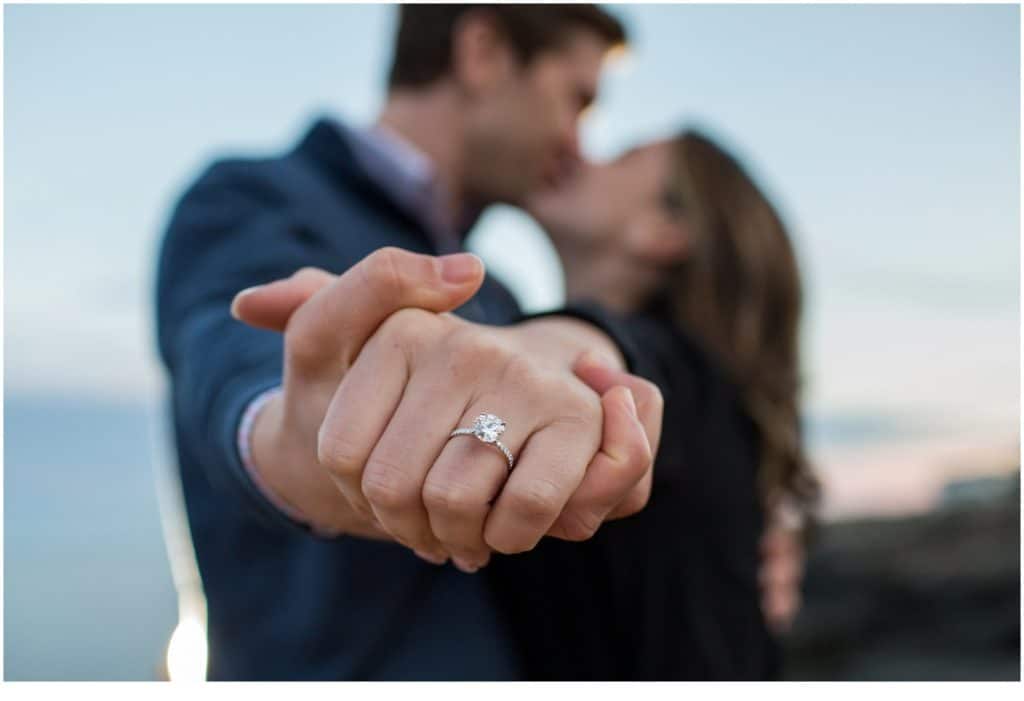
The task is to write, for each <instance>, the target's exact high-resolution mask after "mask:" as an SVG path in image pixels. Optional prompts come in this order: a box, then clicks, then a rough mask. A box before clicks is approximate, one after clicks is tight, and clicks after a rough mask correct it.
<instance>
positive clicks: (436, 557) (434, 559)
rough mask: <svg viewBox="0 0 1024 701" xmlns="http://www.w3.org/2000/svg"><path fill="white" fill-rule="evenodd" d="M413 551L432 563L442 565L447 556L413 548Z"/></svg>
mask: <svg viewBox="0 0 1024 701" xmlns="http://www.w3.org/2000/svg"><path fill="white" fill-rule="evenodd" d="M413 552H414V553H416V554H417V555H418V556H419V557H421V558H423V559H424V560H426V561H427V562H429V563H430V564H432V565H443V564H444V563H446V562H447V561H448V558H447V556H445V555H441V554H439V553H428V552H426V551H424V550H413Z"/></svg>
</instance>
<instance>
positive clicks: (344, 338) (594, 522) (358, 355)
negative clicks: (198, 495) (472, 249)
mask: <svg viewBox="0 0 1024 701" xmlns="http://www.w3.org/2000/svg"><path fill="white" fill-rule="evenodd" d="M482 280H483V266H482V264H481V263H480V261H479V259H477V258H476V257H475V256H472V255H469V254H456V255H453V256H445V257H441V258H437V257H433V256H425V255H419V254H413V253H409V252H407V251H403V250H400V249H396V248H385V249H380V250H378V251H376V252H374V253H373V254H371V255H370V256H368V257H367V258H365V259H364V260H363V261H361V262H360V263H358V264H357V265H355V266H353V267H352V268H351V269H349V270H348V271H347V272H346V273H345V274H343V275H341V276H334V275H331V274H329V273H327V272H324V271H322V270H318V269H313V268H306V269H303V270H301V271H299V272H298V273H296V274H295V275H293V276H292V277H291V278H287V279H284V280H279V281H276V282H273V283H270V284H268V285H263V286H260V287H257V288H251V289H250V290H246V291H245V292H243V293H240V294H239V295H238V296H237V297H236V299H235V301H234V304H233V305H232V312H233V314H234V315H235V316H236V317H237V318H239V319H240V320H242V321H244V322H246V323H249V324H251V325H253V326H257V327H260V328H266V329H273V330H276V331H280V332H282V333H283V334H284V347H285V362H284V377H283V390H284V391H283V392H282V393H281V394H280V395H278V397H276V398H275V399H274V400H273V401H271V402H270V403H269V404H268V406H267V407H266V408H265V409H264V410H263V411H262V412H261V414H260V416H259V418H258V419H257V421H256V424H255V427H254V434H253V445H252V448H253V458H254V461H255V463H256V466H257V469H258V471H259V472H260V474H261V477H262V478H263V481H264V482H265V483H266V484H269V485H270V488H271V489H272V490H273V491H274V492H275V493H276V495H277V496H278V497H280V498H281V499H283V500H284V501H286V502H287V503H289V504H290V505H291V506H293V507H294V508H296V509H297V510H298V511H299V512H300V513H301V514H303V515H304V516H305V517H306V518H307V519H308V520H309V521H310V522H311V523H312V524H314V526H315V527H317V528H318V529H319V530H321V531H328V532H334V533H348V534H353V535H362V536H367V537H374V538H384V539H389V540H394V541H397V542H399V543H401V544H403V545H405V546H407V547H409V548H411V549H413V550H415V551H416V552H417V553H418V554H419V555H420V556H421V557H423V558H425V559H428V560H430V561H433V562H438V563H440V562H443V561H444V560H445V559H446V558H447V557H449V556H451V557H452V558H453V559H455V561H456V562H457V563H458V564H459V566H460V567H461V568H463V569H465V570H467V571H473V570H475V569H477V568H479V567H480V566H482V565H484V564H486V562H487V560H488V559H489V557H490V553H491V552H492V551H497V552H500V553H506V554H511V553H517V552H523V551H526V550H529V549H532V548H533V547H534V546H535V545H536V544H537V543H538V542H539V540H540V539H541V538H542V537H543V536H545V535H551V536H554V537H559V538H563V539H567V540H583V539H587V538H590V537H591V536H592V535H593V534H594V533H595V532H596V531H597V529H598V528H599V527H600V526H601V524H602V523H603V522H604V521H606V520H610V519H614V518H621V517H624V516H628V515H631V514H634V513H636V512H637V511H639V510H641V509H642V508H643V507H644V506H645V505H646V503H647V500H648V498H649V495H650V489H651V471H652V467H653V456H654V455H655V453H656V451H657V445H658V440H659V437H660V431H661V413H662V399H661V395H660V393H659V391H658V390H657V388H656V387H655V386H654V385H653V384H651V383H650V382H647V381H646V380H643V379H641V378H639V377H635V376H633V375H630V374H628V373H625V372H623V371H621V369H620V367H621V361H619V360H618V358H617V351H615V350H614V347H613V346H611V345H610V343H609V342H608V341H607V339H606V338H605V337H604V336H603V334H601V333H600V332H599V331H597V329H595V328H594V327H591V326H590V325H588V324H585V323H583V322H580V321H576V320H573V319H569V318H560V317H544V318H541V319H537V320H533V321H527V322H523V323H520V324H516V325H513V326H507V327H494V326H487V325H481V324H475V323H471V322H468V321H465V320H463V319H460V318H459V317H457V316H455V315H452V314H450V313H447V312H449V311H450V310H452V309H455V308H456V307H458V306H459V305H461V304H462V303H464V302H465V301H466V300H468V299H469V298H470V297H472V295H473V294H475V292H476V290H477V289H478V288H479V286H480V284H481V282H482ZM602 344H603V345H604V346H605V347H606V348H604V350H605V352H604V353H603V355H602V354H596V353H593V352H589V353H588V352H585V351H587V350H588V349H593V348H595V347H597V348H599V349H600V348H602ZM616 363H620V367H616ZM482 413H491V414H496V415H498V416H500V417H501V418H502V419H504V420H505V421H506V422H507V429H506V431H505V433H504V434H503V435H502V436H501V441H502V443H503V444H504V445H506V446H507V447H508V448H509V450H510V451H511V452H512V454H513V455H514V456H515V457H516V464H515V468H514V469H513V470H512V471H511V472H510V471H509V469H508V464H507V462H506V458H505V456H504V455H502V453H501V452H500V451H499V450H497V449H496V448H495V446H493V445H488V444H486V443H484V442H482V441H480V440H478V439H477V438H475V437H473V436H457V437H454V438H450V437H449V434H450V433H451V431H452V429H454V428H457V427H469V426H471V425H472V423H473V420H474V418H475V417H476V416H478V415H479V414H482Z"/></svg>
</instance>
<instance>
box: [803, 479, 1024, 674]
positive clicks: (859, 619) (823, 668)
mask: <svg viewBox="0 0 1024 701" xmlns="http://www.w3.org/2000/svg"><path fill="white" fill-rule="evenodd" d="M1020 513H1021V503H1020V472H1019V471H1018V472H1016V473H1015V474H1014V475H1013V476H1012V477H1009V478H1007V477H1002V478H991V479H983V480H973V481H970V482H963V483H957V484H953V485H951V486H950V487H949V488H947V490H946V493H945V499H944V500H943V503H942V505H941V506H940V507H939V508H937V509H936V510H934V511H932V512H930V513H927V514H924V515H919V516H913V517H908V518H902V519H870V520H858V521H847V522H840V523H833V524H826V525H824V526H823V527H822V528H821V530H820V532H819V534H818V536H817V539H816V542H815V543H814V544H813V545H812V546H811V548H810V552H809V556H808V560H807V577H806V580H805V584H804V605H803V607H802V609H801V612H800V614H799V616H798V618H797V620H796V622H795V624H794V626H793V629H792V631H791V632H790V633H789V635H788V636H787V639H786V667H785V678H787V679H793V680H797V679H800V680H997V679H998V680H1017V679H1020V613H1021V609H1020V604H1021V599H1020V591H1021V590H1020Z"/></svg>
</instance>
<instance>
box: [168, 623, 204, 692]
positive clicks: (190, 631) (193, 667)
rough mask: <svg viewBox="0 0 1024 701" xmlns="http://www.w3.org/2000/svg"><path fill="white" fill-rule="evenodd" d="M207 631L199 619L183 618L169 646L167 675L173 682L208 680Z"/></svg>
mask: <svg viewBox="0 0 1024 701" xmlns="http://www.w3.org/2000/svg"><path fill="white" fill-rule="evenodd" d="M206 655H207V647H206V630H205V629H204V627H203V624H202V623H200V622H199V619H198V618H193V617H189V618H183V619H182V620H181V621H179V622H178V627H177V628H175V629H174V633H173V634H172V635H171V641H170V643H168V645H167V675H168V676H169V677H170V680H171V681H172V682H178V681H205V680H206Z"/></svg>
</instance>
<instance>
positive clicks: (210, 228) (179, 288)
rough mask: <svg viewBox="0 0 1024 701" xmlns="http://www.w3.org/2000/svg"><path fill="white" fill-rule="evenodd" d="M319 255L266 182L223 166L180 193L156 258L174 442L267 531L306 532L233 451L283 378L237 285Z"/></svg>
mask: <svg viewBox="0 0 1024 701" xmlns="http://www.w3.org/2000/svg"><path fill="white" fill-rule="evenodd" d="M317 258H318V245H317V243H316V241H315V239H313V238H311V237H309V236H307V235H302V232H301V230H300V228H299V226H298V224H297V223H296V221H295V219H294V218H293V217H292V216H291V215H290V213H289V209H288V207H287V206H285V204H284V198H280V197H277V198H276V197H275V196H274V192H273V191H272V190H269V189H268V188H267V186H266V185H264V184H262V183H260V182H259V181H258V180H256V179H255V178H253V177H251V176H250V175H249V174H247V173H246V171H245V170H244V169H239V168H232V167H231V166H230V165H228V164H224V163H222V164H217V165H215V166H213V167H212V168H211V169H210V170H209V171H207V173H206V174H205V175H204V176H203V177H202V178H200V180H199V181H198V182H197V183H196V184H195V185H194V186H193V187H192V188H191V189H190V190H189V191H188V192H186V194H185V195H184V197H183V198H182V199H181V201H180V202H179V203H178V206H177V207H176V209H175V211H174V213H173V215H172V217H171V220H170V223H169V225H168V229H167V231H166V234H165V237H164V240H163V244H162V247H161V251H160V257H159V264H158V265H159V268H158V274H157V289H156V306H157V334H158V345H159V351H160V355H161V358H162V360H163V362H164V364H165V366H166V367H167V370H168V372H169V375H170V381H171V391H172V399H173V411H174V419H175V425H176V428H177V442H178V450H179V453H181V452H182V451H184V450H187V451H188V452H189V454H190V456H192V457H193V458H194V461H195V462H198V463H199V464H200V465H201V466H202V468H203V471H204V473H205V476H206V478H207V479H208V481H209V482H210V484H211V485H213V486H214V487H215V488H216V490H217V492H218V493H219V495H221V496H222V497H223V498H225V499H230V500H237V501H238V502H239V503H241V504H243V505H244V511H246V512H247V513H249V514H250V515H252V516H253V518H255V519H256V520H258V521H260V522H262V523H263V524H265V525H266V526H268V527H270V528H273V529H284V530H286V531H292V532H306V533H308V532H310V531H309V529H308V527H307V526H306V525H304V524H302V523H300V522H298V521H295V520H293V519H291V518H289V517H288V516H286V515H285V514H283V513H281V512H280V511H279V510H278V509H277V508H275V507H274V505H273V504H271V503H270V502H269V501H268V500H267V498H266V497H265V496H264V494H263V492H262V491H261V490H260V489H259V488H258V486H257V485H256V484H254V483H253V481H252V479H251V477H250V475H249V474H248V472H247V471H246V470H245V469H244V466H243V464H242V461H241V456H240V455H239V452H238V445H237V437H238V433H237V432H238V427H239V421H240V420H241V417H242V414H243V412H244V411H245V408H246V407H247V406H248V404H249V403H250V402H251V401H252V400H253V399H254V398H255V397H257V396H258V395H259V394H261V393H262V392H264V391H265V390H267V389H269V388H271V387H274V386H277V385H279V384H280V383H281V377H282V365H283V341H282V338H281V336H280V334H277V333H273V332H269V331H263V330H259V329H254V328H252V327H249V326H247V325H245V324H243V323H241V322H239V321H236V320H235V319H234V318H233V317H232V316H231V314H230V304H231V300H232V299H233V297H234V295H235V294H236V293H237V292H239V291H240V290H242V289H244V288H246V287H250V286H252V285H258V284H262V283H266V282H269V281H271V280H274V279H276V278H280V277H285V276H288V275H291V274H292V273H294V272H295V271H296V270H297V269H299V268H301V267H303V266H305V265H314V264H316V262H317Z"/></svg>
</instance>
